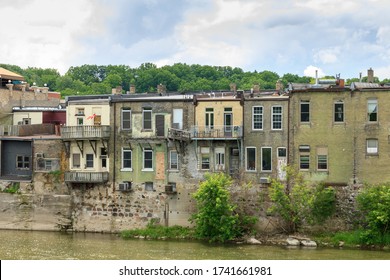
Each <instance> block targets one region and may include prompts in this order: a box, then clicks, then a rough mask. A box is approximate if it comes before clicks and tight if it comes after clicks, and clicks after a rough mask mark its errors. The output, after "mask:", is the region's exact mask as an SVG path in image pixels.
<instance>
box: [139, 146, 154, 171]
mask: <svg viewBox="0 0 390 280" xmlns="http://www.w3.org/2000/svg"><path fill="white" fill-rule="evenodd" d="M147 153H151V157H150V159H149V158H148V159H147V158H146V154H147ZM146 161H148V162H150V163H151V167H147V166H146ZM153 164H154V162H153V149H150V148H144V149H143V150H142V171H153Z"/></svg>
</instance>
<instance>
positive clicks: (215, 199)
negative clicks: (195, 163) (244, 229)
mask: <svg viewBox="0 0 390 280" xmlns="http://www.w3.org/2000/svg"><path fill="white" fill-rule="evenodd" d="M205 179H206V180H205V181H203V182H202V183H201V184H200V187H199V189H198V190H197V191H196V192H195V193H194V195H193V197H194V198H195V200H196V202H197V208H198V212H197V213H195V214H194V215H193V220H194V221H195V224H196V228H195V231H196V234H197V236H198V237H199V238H205V239H208V240H210V241H217V242H224V241H227V240H231V239H234V238H235V237H237V235H238V233H239V230H238V227H237V224H238V214H234V210H235V206H234V205H233V204H232V203H231V201H230V193H229V191H228V189H227V188H228V187H229V186H230V185H231V184H232V181H231V178H230V177H228V176H227V175H225V174H224V173H214V174H207V175H205Z"/></svg>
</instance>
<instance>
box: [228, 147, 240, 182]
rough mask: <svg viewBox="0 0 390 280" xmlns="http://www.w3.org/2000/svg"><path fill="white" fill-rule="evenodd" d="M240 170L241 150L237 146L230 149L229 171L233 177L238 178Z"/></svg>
mask: <svg viewBox="0 0 390 280" xmlns="http://www.w3.org/2000/svg"><path fill="white" fill-rule="evenodd" d="M239 170H240V151H239V149H238V147H237V148H231V149H230V155H229V173H230V176H232V177H233V178H238V176H239Z"/></svg>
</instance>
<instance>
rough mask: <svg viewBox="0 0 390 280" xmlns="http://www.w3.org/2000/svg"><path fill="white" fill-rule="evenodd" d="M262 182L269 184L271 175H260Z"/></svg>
mask: <svg viewBox="0 0 390 280" xmlns="http://www.w3.org/2000/svg"><path fill="white" fill-rule="evenodd" d="M260 183H261V184H269V183H271V180H270V178H269V177H260Z"/></svg>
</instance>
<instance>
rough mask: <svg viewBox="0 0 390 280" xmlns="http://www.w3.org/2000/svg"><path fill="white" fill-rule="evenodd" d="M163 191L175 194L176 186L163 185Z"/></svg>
mask: <svg viewBox="0 0 390 280" xmlns="http://www.w3.org/2000/svg"><path fill="white" fill-rule="evenodd" d="M165 193H168V194H175V193H176V187H174V186H173V185H165Z"/></svg>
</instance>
